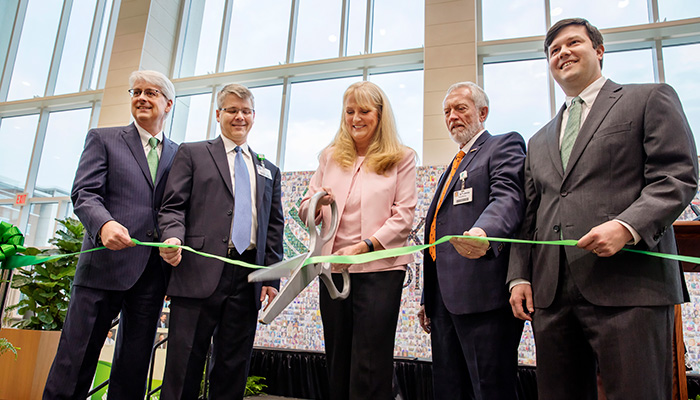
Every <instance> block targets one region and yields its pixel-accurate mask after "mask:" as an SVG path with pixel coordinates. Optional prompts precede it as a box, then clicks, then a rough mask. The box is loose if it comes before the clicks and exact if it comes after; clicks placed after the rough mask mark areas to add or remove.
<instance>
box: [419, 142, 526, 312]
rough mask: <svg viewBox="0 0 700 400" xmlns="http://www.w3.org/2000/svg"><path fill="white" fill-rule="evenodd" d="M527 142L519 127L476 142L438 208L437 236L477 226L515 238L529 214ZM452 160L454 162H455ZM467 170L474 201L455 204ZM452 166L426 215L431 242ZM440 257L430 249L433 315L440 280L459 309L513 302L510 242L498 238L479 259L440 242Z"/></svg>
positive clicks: (452, 307)
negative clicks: (525, 180)
mask: <svg viewBox="0 0 700 400" xmlns="http://www.w3.org/2000/svg"><path fill="white" fill-rule="evenodd" d="M524 160H525V141H524V140H523V138H522V136H520V135H519V134H518V133H516V132H510V133H506V134H503V135H497V136H492V135H491V134H489V133H488V131H486V132H484V133H482V134H481V136H479V138H478V139H477V140H476V142H474V144H473V145H472V147H471V149H470V150H469V151H468V152H467V154H466V155H465V156H464V158H463V159H462V161H461V162H460V164H459V167H458V168H457V171H456V172H455V175H454V177H453V178H452V181H451V182H450V186H449V187H448V189H447V192H446V193H445V199H444V200H443V203H442V206H441V207H440V210H439V211H438V213H437V220H436V226H435V233H436V237H437V238H440V237H442V236H445V235H461V234H462V233H464V231H467V230H469V229H471V228H472V227H479V228H481V229H483V230H484V231H485V232H486V234H487V235H489V236H492V237H511V236H512V235H513V234H514V233H515V232H516V229H517V228H518V226H519V224H520V221H521V219H522V216H523V212H524V208H525V203H524V197H525V196H524V193H523V162H524ZM450 165H451V164H450ZM462 171H467V178H466V180H465V185H464V187H465V188H472V201H471V202H469V203H464V204H458V205H454V204H453V202H452V199H453V194H454V192H455V191H457V190H460V189H461V188H462V184H461V181H460V179H459V175H460V173H461V172H462ZM449 174H450V167H449V166H448V169H447V171H445V173H444V174H443V175H442V176H441V177H440V181H439V182H438V186H437V188H436V190H435V197H434V198H433V201H432V203H431V204H430V207H429V208H428V214H427V215H426V217H425V230H426V233H425V239H426V240H425V241H426V243H427V242H428V232H429V230H430V224H431V223H432V221H433V218H434V216H435V209H436V208H437V202H438V199H439V196H440V193H441V192H442V188H443V186H444V185H445V180H446V179H447V178H448V177H449ZM435 250H436V260H435V261H433V259H432V257H431V256H430V254H429V252H428V250H427V249H426V250H425V251H424V254H423V263H424V277H423V281H424V284H423V285H424V288H423V301H424V304H425V307H426V311H427V313H428V315H429V316H430V315H431V314H432V312H433V298H434V294H435V291H436V290H437V286H438V285H439V289H440V294H441V296H442V299H443V302H444V304H445V307H446V308H447V310H448V311H450V312H451V313H453V314H470V313H478V312H484V311H490V310H495V309H498V308H503V307H507V306H508V299H509V295H508V288H507V287H506V286H505V284H504V281H505V277H506V273H507V271H508V252H509V247H508V246H507V245H504V244H502V243H496V242H493V243H492V244H491V250H489V251H488V252H487V254H486V255H485V256H484V257H481V258H480V259H478V260H470V259H468V258H465V257H462V256H461V255H460V254H459V253H457V250H455V248H454V246H452V245H451V244H449V243H445V244H441V245H438V246H437V247H436V248H435Z"/></svg>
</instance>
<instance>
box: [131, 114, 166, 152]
mask: <svg viewBox="0 0 700 400" xmlns="http://www.w3.org/2000/svg"><path fill="white" fill-rule="evenodd" d="M134 125H135V126H136V130H137V131H139V137H140V138H141V146H143V151H144V154H146V157H148V153H150V152H151V145H150V144H149V143H148V140H149V139H150V138H151V137H155V138H156V139H158V145H157V146H156V152H157V153H158V159H159V160H160V155H161V154H162V153H163V131H160V132H158V134H157V135H155V136H153V135H151V134H150V133H149V132H148V131H147V130H145V129H143V128H142V127H140V126H139V124H138V123H136V122H134Z"/></svg>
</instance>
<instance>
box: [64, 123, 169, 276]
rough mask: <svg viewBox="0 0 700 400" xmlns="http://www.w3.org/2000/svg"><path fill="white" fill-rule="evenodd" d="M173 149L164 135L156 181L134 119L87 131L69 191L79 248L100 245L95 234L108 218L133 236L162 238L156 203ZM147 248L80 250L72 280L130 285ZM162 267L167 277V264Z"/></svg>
mask: <svg viewBox="0 0 700 400" xmlns="http://www.w3.org/2000/svg"><path fill="white" fill-rule="evenodd" d="M176 151H177V144H175V143H174V142H173V141H171V140H170V139H168V138H163V147H162V152H161V156H160V162H159V164H158V171H157V173H156V182H155V185H154V183H153V181H152V179H151V173H150V170H149V169H148V161H146V155H145V152H144V149H143V145H142V144H141V138H140V137H139V133H138V131H137V130H136V126H135V125H134V124H131V125H129V126H122V127H113V128H98V129H91V130H90V131H89V132H88V134H87V138H86V139H85V148H84V150H83V154H82V155H81V156H80V162H79V164H78V169H77V171H76V173H75V181H74V182H73V190H72V192H71V199H72V200H73V207H74V211H75V214H76V215H77V216H78V218H80V221H81V222H82V223H83V225H84V226H85V229H86V231H87V233H86V235H85V239H84V241H83V248H82V249H83V250H89V249H92V248H95V247H99V246H102V244H101V243H100V241H99V240H98V237H99V236H98V235H99V232H100V229H101V228H102V225H104V224H105V223H106V222H107V221H111V220H115V221H117V222H119V223H120V224H122V225H124V226H125V227H126V228H127V229H128V230H129V234H130V235H131V237H133V238H136V239H138V240H140V241H143V242H153V241H159V240H160V239H159V238H160V231H159V229H158V223H157V216H158V209H159V208H160V204H161V201H162V199H163V190H164V188H165V181H166V180H167V178H168V172H169V171H170V166H171V165H172V162H173V158H174V156H175V152H176ZM150 254H151V248H148V247H144V246H136V247H131V248H126V249H123V250H119V251H111V250H102V251H96V252H91V253H87V254H83V255H81V256H80V259H79V261H78V267H77V269H76V273H75V284H76V285H80V286H87V287H91V288H95V289H104V290H126V289H129V288H130V287H132V286H133V285H134V284H135V283H136V281H137V280H138V279H139V277H140V276H141V274H142V273H143V271H144V269H145V268H146V264H147V262H148V259H149V257H150ZM163 268H164V269H165V271H166V277H167V276H168V275H167V274H168V272H169V271H170V268H169V267H166V266H163Z"/></svg>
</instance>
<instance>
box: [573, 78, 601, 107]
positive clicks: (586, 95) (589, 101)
mask: <svg viewBox="0 0 700 400" xmlns="http://www.w3.org/2000/svg"><path fill="white" fill-rule="evenodd" d="M607 80H608V79H607V78H606V77H604V76H601V77H600V78H598V79H596V80H595V81H593V83H591V84H590V85H588V87H586V88H585V89H583V90H582V91H581V93H579V94H578V96H566V107H567V108H569V107H570V106H571V102H572V101H573V100H574V98H575V97H580V98H581V99H582V100H583V102H584V103H585V104H586V106H587V107H588V108H590V107H591V106H592V105H593V102H594V101H595V98H596V97H598V93H600V89H602V88H603V85H605V81H607Z"/></svg>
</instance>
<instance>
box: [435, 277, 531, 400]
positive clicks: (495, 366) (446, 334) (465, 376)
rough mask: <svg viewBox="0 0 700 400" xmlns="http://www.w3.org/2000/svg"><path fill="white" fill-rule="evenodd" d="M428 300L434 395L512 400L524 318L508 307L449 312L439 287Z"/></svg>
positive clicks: (463, 399) (459, 399)
mask: <svg viewBox="0 0 700 400" xmlns="http://www.w3.org/2000/svg"><path fill="white" fill-rule="evenodd" d="M503 290H506V289H505V288H504V289H503ZM433 304H435V307H434V312H433V314H434V315H431V316H430V326H431V328H432V329H431V333H430V339H431V343H432V355H433V393H434V395H435V399H436V400H443V399H450V400H472V399H475V400H512V399H516V398H517V374H518V345H519V344H520V336H521V334H522V331H523V324H524V323H523V321H521V320H519V319H517V318H515V317H514V316H513V312H512V311H511V309H510V307H507V308H505V307H504V308H500V309H496V310H491V311H486V312H481V313H473V314H452V313H450V312H449V311H448V310H447V308H446V307H445V304H444V303H443V301H442V296H441V295H440V291H439V289H438V290H436V293H435V295H434V300H433Z"/></svg>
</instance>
